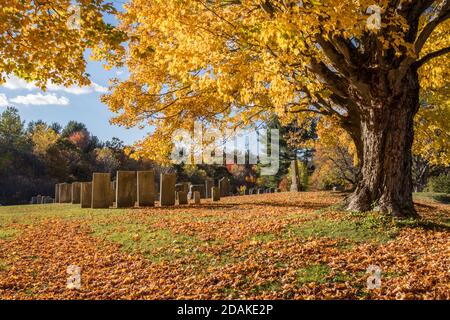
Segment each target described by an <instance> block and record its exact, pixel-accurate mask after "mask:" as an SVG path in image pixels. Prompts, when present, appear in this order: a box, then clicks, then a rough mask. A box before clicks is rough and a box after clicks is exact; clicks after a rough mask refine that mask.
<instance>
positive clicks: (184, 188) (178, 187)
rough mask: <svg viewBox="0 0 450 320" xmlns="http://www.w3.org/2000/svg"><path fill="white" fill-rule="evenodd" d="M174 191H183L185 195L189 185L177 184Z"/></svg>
mask: <svg viewBox="0 0 450 320" xmlns="http://www.w3.org/2000/svg"><path fill="white" fill-rule="evenodd" d="M175 191H176V192H178V191H184V192H186V194H187V193H188V192H189V183H187V182H181V183H177V184H176V185H175Z"/></svg>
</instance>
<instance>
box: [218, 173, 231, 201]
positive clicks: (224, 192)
mask: <svg viewBox="0 0 450 320" xmlns="http://www.w3.org/2000/svg"><path fill="white" fill-rule="evenodd" d="M219 190H220V196H221V197H228V196H229V195H230V180H229V179H228V178H227V177H223V178H222V179H220V180H219Z"/></svg>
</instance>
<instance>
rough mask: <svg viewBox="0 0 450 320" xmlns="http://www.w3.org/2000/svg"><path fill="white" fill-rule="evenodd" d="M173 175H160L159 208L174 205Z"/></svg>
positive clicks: (174, 178) (174, 179) (174, 177)
mask: <svg viewBox="0 0 450 320" xmlns="http://www.w3.org/2000/svg"><path fill="white" fill-rule="evenodd" d="M175 181H176V176H175V174H173V173H171V174H165V173H161V178H160V188H159V194H160V198H159V201H160V204H161V206H173V205H175Z"/></svg>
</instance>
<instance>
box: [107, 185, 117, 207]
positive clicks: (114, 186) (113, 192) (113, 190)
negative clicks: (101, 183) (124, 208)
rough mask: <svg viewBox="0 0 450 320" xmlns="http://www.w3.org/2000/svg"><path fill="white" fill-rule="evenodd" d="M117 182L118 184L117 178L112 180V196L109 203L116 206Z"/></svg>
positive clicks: (110, 194)
mask: <svg viewBox="0 0 450 320" xmlns="http://www.w3.org/2000/svg"><path fill="white" fill-rule="evenodd" d="M116 184H117V181H116V180H114V181H111V188H110V190H111V192H110V193H109V196H110V200H109V203H110V205H111V206H115V202H116Z"/></svg>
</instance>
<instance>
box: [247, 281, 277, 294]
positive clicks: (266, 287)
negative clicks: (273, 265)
mask: <svg viewBox="0 0 450 320" xmlns="http://www.w3.org/2000/svg"><path fill="white" fill-rule="evenodd" d="M280 289H281V283H280V282H279V281H269V282H266V283H263V284H261V285H258V286H256V287H254V288H253V289H252V290H251V291H252V292H253V293H261V292H265V291H278V290H280Z"/></svg>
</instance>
